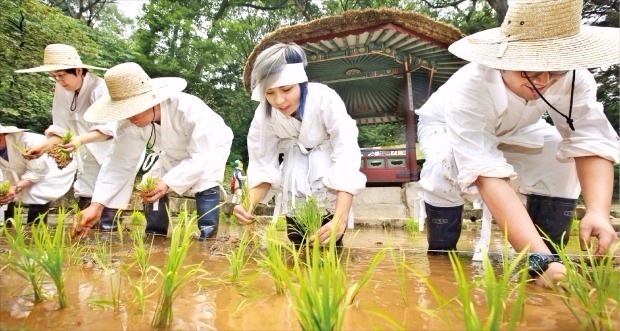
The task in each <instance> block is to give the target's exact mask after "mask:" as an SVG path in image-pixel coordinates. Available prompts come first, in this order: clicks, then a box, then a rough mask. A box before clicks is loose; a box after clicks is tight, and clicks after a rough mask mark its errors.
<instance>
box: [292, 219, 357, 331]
mask: <svg viewBox="0 0 620 331" xmlns="http://www.w3.org/2000/svg"><path fill="white" fill-rule="evenodd" d="M335 232H336V231H333V233H332V236H331V238H330V245H329V248H326V249H323V248H321V247H320V245H313V244H311V243H309V242H306V243H305V260H304V259H302V258H300V257H299V255H298V253H299V252H297V251H296V250H295V249H294V248H289V249H292V250H293V251H292V253H293V256H294V259H293V261H294V265H293V269H292V277H286V286H287V288H288V293H289V300H290V301H291V302H292V304H293V306H294V307H295V313H296V315H297V319H298V322H299V325H300V326H301V329H302V330H341V329H342V327H343V323H344V317H345V314H346V310H347V308H348V303H347V299H348V298H351V297H352V296H353V295H352V293H351V292H353V291H354V289H352V288H347V286H346V284H347V280H346V274H345V272H344V269H343V268H342V266H341V263H340V257H339V256H338V254H337V252H336V247H335V242H336V236H335ZM294 280H296V281H297V283H295V282H294Z"/></svg>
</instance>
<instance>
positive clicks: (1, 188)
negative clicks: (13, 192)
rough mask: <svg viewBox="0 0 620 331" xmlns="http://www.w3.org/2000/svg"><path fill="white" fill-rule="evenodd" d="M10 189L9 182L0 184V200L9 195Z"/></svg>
mask: <svg viewBox="0 0 620 331" xmlns="http://www.w3.org/2000/svg"><path fill="white" fill-rule="evenodd" d="M10 189H11V183H9V182H0V198H2V197H3V196H5V195H6V194H7V193H9V190H10Z"/></svg>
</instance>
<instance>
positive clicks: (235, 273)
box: [226, 231, 256, 285]
mask: <svg viewBox="0 0 620 331" xmlns="http://www.w3.org/2000/svg"><path fill="white" fill-rule="evenodd" d="M252 239H253V236H251V235H250V231H243V234H242V235H241V237H240V238H239V245H238V246H237V248H236V249H233V250H232V251H231V252H230V253H229V254H228V255H227V256H226V258H227V259H228V261H229V262H230V269H231V276H230V282H231V284H232V285H237V283H238V282H239V277H240V276H241V272H242V271H243V269H244V268H245V266H246V265H247V264H248V262H249V261H250V260H251V259H252V255H253V254H254V251H255V250H256V247H254V248H252V249H251V251H250V254H247V253H248V249H249V248H250V246H251V243H252ZM246 254H247V255H246Z"/></svg>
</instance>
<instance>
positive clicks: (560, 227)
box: [527, 194, 577, 254]
mask: <svg viewBox="0 0 620 331" xmlns="http://www.w3.org/2000/svg"><path fill="white" fill-rule="evenodd" d="M576 207H577V199H567V198H556V197H546V196H542V195H536V194H530V195H528V196H527V212H528V214H530V217H531V218H532V221H534V225H535V226H536V229H537V230H538V233H540V236H541V237H542V238H543V240H544V241H545V244H546V245H547V247H549V250H551V253H553V254H557V253H558V252H557V251H556V250H555V249H554V248H553V245H552V244H551V242H553V243H554V244H556V245H558V246H559V247H564V246H566V244H567V243H568V239H569V238H570V229H571V226H572V224H573V220H574V217H575V208H576ZM545 235H546V236H547V237H549V239H550V240H551V242H549V240H548V239H547V238H546V237H545Z"/></svg>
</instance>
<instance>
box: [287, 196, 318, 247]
mask: <svg viewBox="0 0 620 331" xmlns="http://www.w3.org/2000/svg"><path fill="white" fill-rule="evenodd" d="M293 215H294V218H295V221H296V222H297V224H299V227H300V228H301V231H302V233H301V235H302V236H304V237H305V236H306V235H312V234H313V233H315V232H316V231H318V230H319V229H320V228H321V226H322V225H323V215H324V213H323V210H321V207H320V205H319V201H318V200H317V198H316V197H314V196H310V197H308V198H307V199H306V201H304V202H302V203H299V204H297V205H296V206H295V207H294V209H293Z"/></svg>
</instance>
